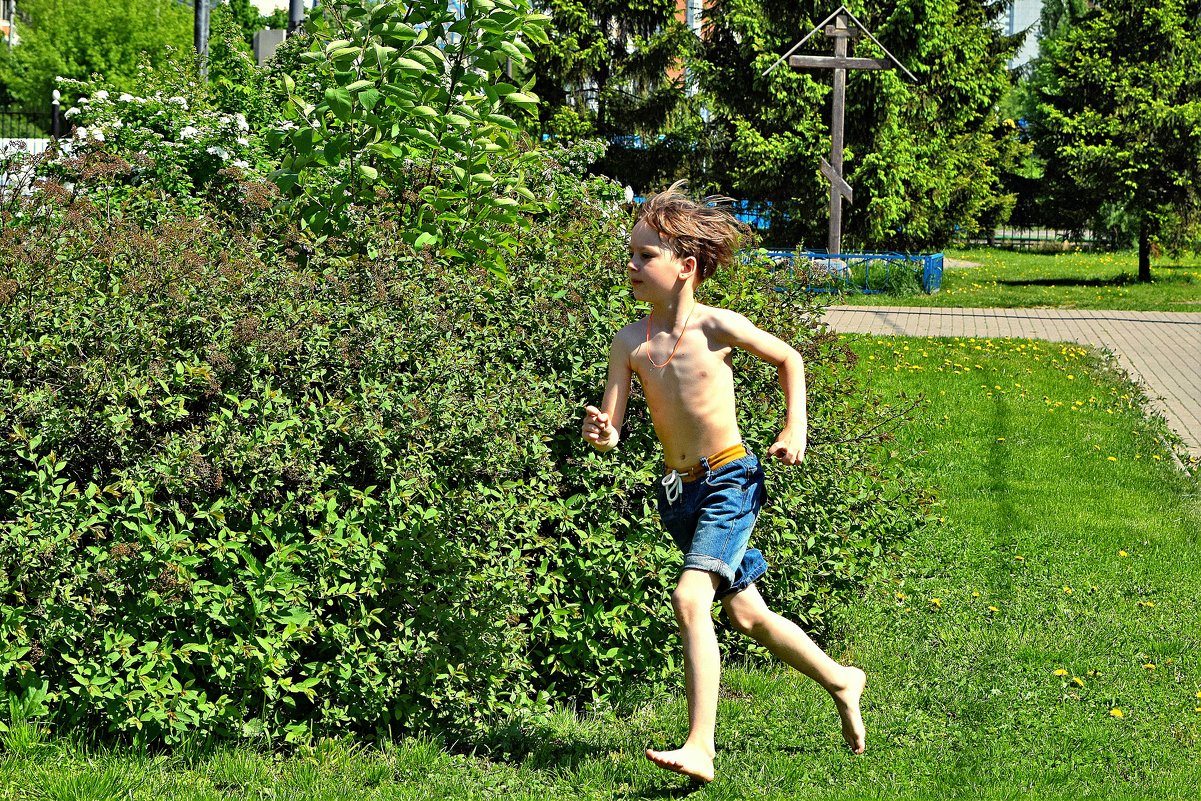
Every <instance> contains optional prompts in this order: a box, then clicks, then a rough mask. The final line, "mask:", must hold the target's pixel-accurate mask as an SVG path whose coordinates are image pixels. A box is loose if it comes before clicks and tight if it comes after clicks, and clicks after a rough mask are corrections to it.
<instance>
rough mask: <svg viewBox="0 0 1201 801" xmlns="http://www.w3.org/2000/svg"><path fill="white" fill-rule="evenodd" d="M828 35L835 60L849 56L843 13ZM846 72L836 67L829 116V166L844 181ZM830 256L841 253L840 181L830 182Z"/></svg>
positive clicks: (828, 248) (849, 34) (847, 35)
mask: <svg viewBox="0 0 1201 801" xmlns="http://www.w3.org/2000/svg"><path fill="white" fill-rule="evenodd" d="M826 35H827V36H832V37H833V39H834V58H835V59H838V60H841V59H845V58H846V57H847V40H848V39H849V38H850V36H851V32H850V31H849V30H848V29H847V19H846V17H845V16H843V15H842V14H839V15H838V16H837V17H835V18H834V28H833V31H827V32H826ZM846 108H847V71H846V69H845V68H844V67H835V68H834V107H833V112H832V114H831V116H830V166H831V167H832V168H833V170H832V171H833V173H834V174H835V175H836V176H838V177H839V178H840V179H841V178H842V146H843V140H844V137H845V133H846V123H845V119H846ZM826 247H827V250H828V252H829V254H830V255H831V256H836V255H838V254H840V253H842V187H840V186H839V185H838V181H834V180H832V181H830V235H829V238H828V239H827V243H826Z"/></svg>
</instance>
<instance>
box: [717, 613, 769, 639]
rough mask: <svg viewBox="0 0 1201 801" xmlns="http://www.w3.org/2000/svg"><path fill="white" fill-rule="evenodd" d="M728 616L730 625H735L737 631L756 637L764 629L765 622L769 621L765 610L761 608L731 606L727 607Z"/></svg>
mask: <svg viewBox="0 0 1201 801" xmlns="http://www.w3.org/2000/svg"><path fill="white" fill-rule="evenodd" d="M726 617H727V618H729V620H730V625H731V626H733V627H734V630H735V631H737V632H739V633H741V634H745V635H747V636H748V637H754V638H756V639H757V638H758V635H759V634H760V633H761V632H762V631H763V627H764V624H765V623H766V622H767V616H766V614H764V610H760V609H739V608H737V607H731V608H727V609H726Z"/></svg>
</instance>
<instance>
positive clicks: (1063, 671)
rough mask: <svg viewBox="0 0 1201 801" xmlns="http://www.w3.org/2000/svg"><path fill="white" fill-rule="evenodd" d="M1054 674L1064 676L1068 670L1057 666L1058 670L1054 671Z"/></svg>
mask: <svg viewBox="0 0 1201 801" xmlns="http://www.w3.org/2000/svg"><path fill="white" fill-rule="evenodd" d="M1055 675H1056V676H1066V675H1068V672H1067V671H1066V670H1064V669H1063V668H1059V669H1058V670H1056V671H1055Z"/></svg>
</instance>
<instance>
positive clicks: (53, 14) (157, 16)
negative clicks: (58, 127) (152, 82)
mask: <svg viewBox="0 0 1201 801" xmlns="http://www.w3.org/2000/svg"><path fill="white" fill-rule="evenodd" d="M17 8H18V11H17V20H16V24H17V30H18V33H19V36H20V39H21V43H20V44H19V45H17V46H16V47H14V48H13V49H12V53H11V55H10V58H8V59H7V60H6V63H5V64H4V65H3V67H2V68H0V69H2V72H0V83H3V84H5V85H7V86H8V91H9V92H10V93H11V95H12V97H13V99H14V100H15V101H17V102H18V103H22V104H24V105H26V106H27V107H29V108H49V106H50V95H51V92H53V90H54V82H55V78H56V77H57V76H63V77H65V78H75V79H78V80H85V79H87V78H89V77H91V76H92V74H94V73H98V74H100V75H102V76H104V78H105V80H107V81H108V82H110V83H111V84H112V85H113V86H114V87H115V88H118V89H123V88H125V87H126V86H128V85H132V84H133V82H134V77H135V76H136V74H137V69H138V64H139V62H140V60H142V59H147V60H149V62H150V63H151V64H152V65H155V66H157V65H160V64H162V63H163V62H164V61H165V60H166V59H167V54H168V51H167V46H168V45H171V46H174V47H177V48H180V49H183V48H191V47H192V12H191V10H190V9H189V8H187V7H185V6H182V5H180V4H179V3H176V2H174V0H21V3H20V5H19V6H18V7H17Z"/></svg>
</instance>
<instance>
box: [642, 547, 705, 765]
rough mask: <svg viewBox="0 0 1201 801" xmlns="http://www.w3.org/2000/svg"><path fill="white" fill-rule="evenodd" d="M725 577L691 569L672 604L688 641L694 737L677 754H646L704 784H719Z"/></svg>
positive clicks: (686, 674) (686, 686)
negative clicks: (717, 605)
mask: <svg viewBox="0 0 1201 801" xmlns="http://www.w3.org/2000/svg"><path fill="white" fill-rule="evenodd" d="M720 581H721V577H720V576H718V575H717V574H716V573H709V572H707V571H703V570H685V571H684V573H683V575H681V576H680V581H679V583H678V584H677V585H676V589H675V592H673V593H672V595H671V605H672V608H673V609H674V610H675V613H676V621H677V622H678V623H679V624H680V637H681V639H682V640H683V641H684V690H685V693H686V694H687V696H688V739H687V741H685V743H684V745H682V746H681V747H680V748H677V749H676V750H674V751H652V750H650V749H649V748H648V749H647V751H646V757H647V759H649V760H651V761H652V762H654V763H655V764H656V765H658V766H659V767H661V768H665V769H667V770H672V771H675V772H676V773H683V774H684V775H685V776H691V777H692V778H694V779H697V780H698V781H703V782H711V781H713V756H714V742H713V732H714V728H715V726H716V720H717V692H718V685H719V682H720V678H721V653H720V651H719V650H718V648H717V634H716V633H715V632H714V630H713V611H712V610H713V596H714V594H715V593H716V592H717V586H718V583H719V582H720Z"/></svg>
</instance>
